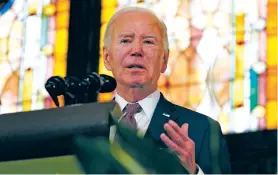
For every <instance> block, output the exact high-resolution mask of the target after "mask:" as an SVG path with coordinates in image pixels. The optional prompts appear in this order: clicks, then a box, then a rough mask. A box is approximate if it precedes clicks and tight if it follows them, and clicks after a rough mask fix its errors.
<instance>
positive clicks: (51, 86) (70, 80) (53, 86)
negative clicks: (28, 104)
mask: <svg viewBox="0 0 278 175" xmlns="http://www.w3.org/2000/svg"><path fill="white" fill-rule="evenodd" d="M79 81H80V80H79V79H78V78H76V77H65V78H62V77H59V76H53V77H50V78H49V79H48V80H47V81H46V83H45V89H46V90H47V92H48V93H49V95H50V97H51V98H52V100H53V101H54V103H55V105H56V106H58V107H59V101H58V98H57V96H60V95H66V94H67V95H69V96H70V97H73V96H74V94H76V93H77V92H79V91H80V90H82V88H81V87H79V86H80V84H79ZM83 91H85V90H83Z"/></svg>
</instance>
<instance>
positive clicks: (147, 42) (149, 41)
mask: <svg viewBox="0 0 278 175" xmlns="http://www.w3.org/2000/svg"><path fill="white" fill-rule="evenodd" d="M144 43H145V44H154V42H153V41H151V40H145V41H144Z"/></svg>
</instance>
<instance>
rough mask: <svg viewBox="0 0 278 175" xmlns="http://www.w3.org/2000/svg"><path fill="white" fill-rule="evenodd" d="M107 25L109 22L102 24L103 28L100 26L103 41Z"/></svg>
mask: <svg viewBox="0 0 278 175" xmlns="http://www.w3.org/2000/svg"><path fill="white" fill-rule="evenodd" d="M106 26H107V23H105V24H102V25H101V28H100V40H101V42H103V39H104V34H105V30H106Z"/></svg>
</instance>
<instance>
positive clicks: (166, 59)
mask: <svg viewBox="0 0 278 175" xmlns="http://www.w3.org/2000/svg"><path fill="white" fill-rule="evenodd" d="M168 58H169V49H168V50H167V52H164V56H163V60H162V66H161V71H160V72H161V73H164V72H165V71H166V69H167V65H168Z"/></svg>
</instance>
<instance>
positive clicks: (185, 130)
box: [168, 120, 188, 140]
mask: <svg viewBox="0 0 278 175" xmlns="http://www.w3.org/2000/svg"><path fill="white" fill-rule="evenodd" d="M168 123H169V124H170V125H171V126H172V127H173V129H174V130H175V131H176V132H177V133H178V134H179V135H180V136H181V137H182V138H183V139H184V140H188V124H187V123H185V124H183V125H182V127H181V128H180V127H179V125H178V124H177V123H176V122H174V121H172V120H170V121H169V122H168Z"/></svg>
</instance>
